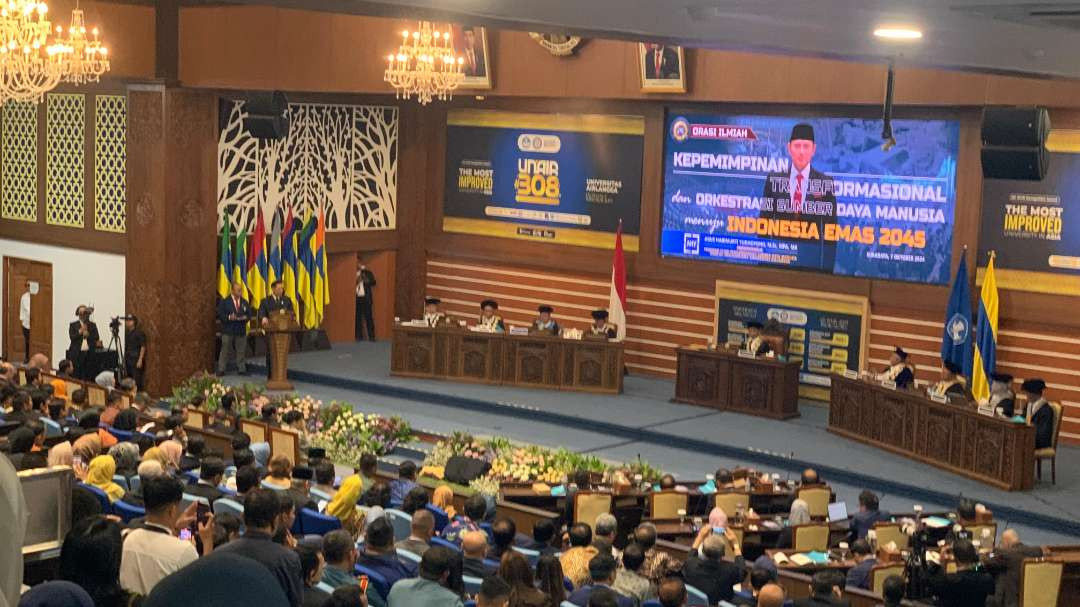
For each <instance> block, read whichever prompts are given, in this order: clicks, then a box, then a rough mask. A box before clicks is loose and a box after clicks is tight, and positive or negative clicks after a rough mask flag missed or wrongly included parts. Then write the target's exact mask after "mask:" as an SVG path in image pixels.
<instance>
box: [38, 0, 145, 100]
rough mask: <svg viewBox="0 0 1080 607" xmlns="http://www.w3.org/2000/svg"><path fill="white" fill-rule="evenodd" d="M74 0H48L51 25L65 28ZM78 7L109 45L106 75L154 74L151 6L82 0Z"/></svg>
mask: <svg viewBox="0 0 1080 607" xmlns="http://www.w3.org/2000/svg"><path fill="white" fill-rule="evenodd" d="M74 7H75V2H74V1H68V2H63V1H61V2H50V3H49V15H50V18H51V19H52V20H53V26H54V27H55V26H56V25H63V26H64V28H67V26H68V25H69V22H70V19H71V9H72V8H74ZM79 8H81V9H82V10H83V12H84V13H85V14H86V24H87V27H95V26H96V27H98V28H99V29H100V30H101V38H102V40H104V41H105V44H106V46H108V47H109V62H110V64H111V67H112V70H111V71H110V72H109V74H108V76H107V78H108V79H110V80H111V79H120V78H136V79H138V78H153V77H154V62H155V57H156V50H155V38H154V21H155V17H154V7H153V6H145V5H136V4H123V3H116V2H100V1H97V2H96V1H92V0H88V1H84V2H79Z"/></svg>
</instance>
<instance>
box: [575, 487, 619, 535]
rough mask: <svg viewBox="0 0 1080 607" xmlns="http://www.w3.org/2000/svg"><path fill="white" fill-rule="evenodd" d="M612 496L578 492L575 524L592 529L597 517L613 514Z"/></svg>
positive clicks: (593, 492)
mask: <svg viewBox="0 0 1080 607" xmlns="http://www.w3.org/2000/svg"><path fill="white" fill-rule="evenodd" d="M611 505H612V496H611V494H610V493H601V492H598V491H578V492H577V493H575V494H574V522H575V523H586V524H587V525H589V526H590V527H592V525H593V523H595V522H596V517H598V516H600V515H601V514H608V513H610V512H611Z"/></svg>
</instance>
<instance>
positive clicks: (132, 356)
mask: <svg viewBox="0 0 1080 607" xmlns="http://www.w3.org/2000/svg"><path fill="white" fill-rule="evenodd" d="M123 318H124V374H125V375H127V376H128V377H130V378H131V379H133V380H135V385H136V386H137V387H138V389H139V390H143V389H144V388H145V386H146V384H145V383H143V382H144V379H143V378H144V377H145V376H146V333H145V332H144V331H143V330H142V327H140V326H139V318H138V317H137V316H135V315H131V316H124V317H123Z"/></svg>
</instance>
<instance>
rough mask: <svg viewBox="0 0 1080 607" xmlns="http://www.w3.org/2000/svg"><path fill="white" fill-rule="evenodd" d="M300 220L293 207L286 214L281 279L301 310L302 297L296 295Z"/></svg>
mask: <svg viewBox="0 0 1080 607" xmlns="http://www.w3.org/2000/svg"><path fill="white" fill-rule="evenodd" d="M299 224H300V222H299V220H297V219H296V218H294V217H293V214H292V209H289V214H288V215H286V216H285V233H284V234H283V235H282V238H281V281H282V282H284V283H285V297H288V298H289V299H290V300H292V305H293V310H295V311H299V310H300V299H299V298H298V297H297V296H296V233H297V232H299V231H300V225H299Z"/></svg>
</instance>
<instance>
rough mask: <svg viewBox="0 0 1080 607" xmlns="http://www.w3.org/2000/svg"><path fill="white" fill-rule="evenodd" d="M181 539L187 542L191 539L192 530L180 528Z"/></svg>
mask: <svg viewBox="0 0 1080 607" xmlns="http://www.w3.org/2000/svg"><path fill="white" fill-rule="evenodd" d="M180 539H182V540H184V541H185V542H186V541H188V540H190V539H191V530H190V529H186V528H185V529H181V530H180Z"/></svg>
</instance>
